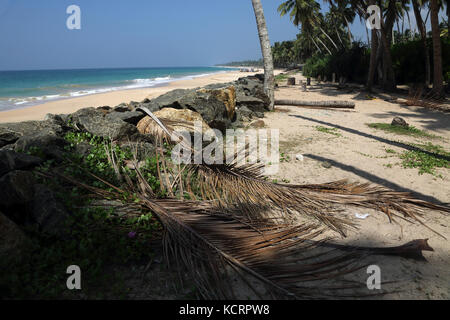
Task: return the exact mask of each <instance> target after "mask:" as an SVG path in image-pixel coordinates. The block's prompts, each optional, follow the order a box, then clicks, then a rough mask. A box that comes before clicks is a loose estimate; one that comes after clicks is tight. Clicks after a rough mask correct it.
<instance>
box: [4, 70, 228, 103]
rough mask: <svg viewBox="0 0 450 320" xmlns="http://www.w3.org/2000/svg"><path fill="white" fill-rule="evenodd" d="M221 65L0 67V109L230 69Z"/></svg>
mask: <svg viewBox="0 0 450 320" xmlns="http://www.w3.org/2000/svg"><path fill="white" fill-rule="evenodd" d="M229 70H230V69H229V68H220V67H180V68H175V67H174V68H127V69H125V68H123V69H75V70H35V71H0V111H5V110H11V109H18V108H23V107H28V106H33V105H37V104H41V103H45V102H47V101H54V100H58V99H67V98H71V97H79V96H84V95H89V94H95V93H103V92H109V91H116V90H125V89H136V88H146V87H155V86H161V85H164V84H167V83H168V82H171V81H175V80H184V79H192V78H195V77H199V76H204V75H208V74H214V73H221V72H225V71H229Z"/></svg>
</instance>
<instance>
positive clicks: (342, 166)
mask: <svg viewBox="0 0 450 320" xmlns="http://www.w3.org/2000/svg"><path fill="white" fill-rule="evenodd" d="M303 156H304V157H307V158H310V159H313V160H317V161H322V162H324V161H326V162H328V163H330V164H331V165H332V166H334V167H336V168H339V169H341V170H344V171H347V172H352V173H354V174H356V175H358V176H360V177H362V178H364V179H366V180H368V181H370V182H373V183H376V184H379V185H382V186H384V187H386V188H389V189H392V190H395V191H401V192H408V193H410V194H411V195H413V196H414V197H416V198H418V199H421V200H424V201H428V202H433V203H435V204H439V205H442V206H447V205H448V203H443V202H441V201H440V200H438V199H436V198H434V197H432V196H429V195H426V194H423V193H420V192H417V191H415V190H412V189H408V188H405V187H402V186H400V185H398V184H396V183H394V182H392V181H389V180H386V179H383V178H380V177H378V176H376V175H374V174H372V173H370V172H367V171H365V170H361V169H358V168H356V167H354V166H349V165H346V164H344V163H341V162H338V161H336V160H333V159H330V158H325V157H322V156H318V155H314V154H304V155H303Z"/></svg>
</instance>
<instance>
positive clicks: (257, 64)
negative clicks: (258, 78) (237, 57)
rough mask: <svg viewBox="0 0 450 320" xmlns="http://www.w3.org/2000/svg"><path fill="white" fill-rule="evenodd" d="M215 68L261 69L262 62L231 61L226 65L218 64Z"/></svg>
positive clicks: (260, 60)
mask: <svg viewBox="0 0 450 320" xmlns="http://www.w3.org/2000/svg"><path fill="white" fill-rule="evenodd" d="M217 66H224V67H244V66H245V67H259V68H262V67H263V66H264V63H263V60H262V59H259V60H243V61H233V62H228V63H220V64H218V65H217Z"/></svg>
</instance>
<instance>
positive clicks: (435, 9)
mask: <svg viewBox="0 0 450 320" xmlns="http://www.w3.org/2000/svg"><path fill="white" fill-rule="evenodd" d="M430 8H431V33H432V36H433V59H434V74H433V94H434V95H435V97H439V98H440V97H442V96H443V92H444V83H443V76H442V47H441V32H440V28H439V16H438V15H439V4H438V1H437V0H430Z"/></svg>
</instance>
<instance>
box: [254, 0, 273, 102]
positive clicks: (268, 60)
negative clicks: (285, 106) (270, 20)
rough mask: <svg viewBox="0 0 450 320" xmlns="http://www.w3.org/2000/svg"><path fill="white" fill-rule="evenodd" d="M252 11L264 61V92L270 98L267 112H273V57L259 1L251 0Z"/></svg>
mask: <svg viewBox="0 0 450 320" xmlns="http://www.w3.org/2000/svg"><path fill="white" fill-rule="evenodd" d="M252 5H253V10H254V12H255V17H256V25H257V27H258V34H259V42H260V44H261V51H262V56H263V60H264V91H265V92H266V94H267V95H268V96H269V98H270V106H269V110H273V108H274V104H275V77H274V75H273V57H272V48H271V46H270V40H269V33H268V31H267V25H266V19H265V18H264V11H263V8H262V5H261V1H260V0H252Z"/></svg>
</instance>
